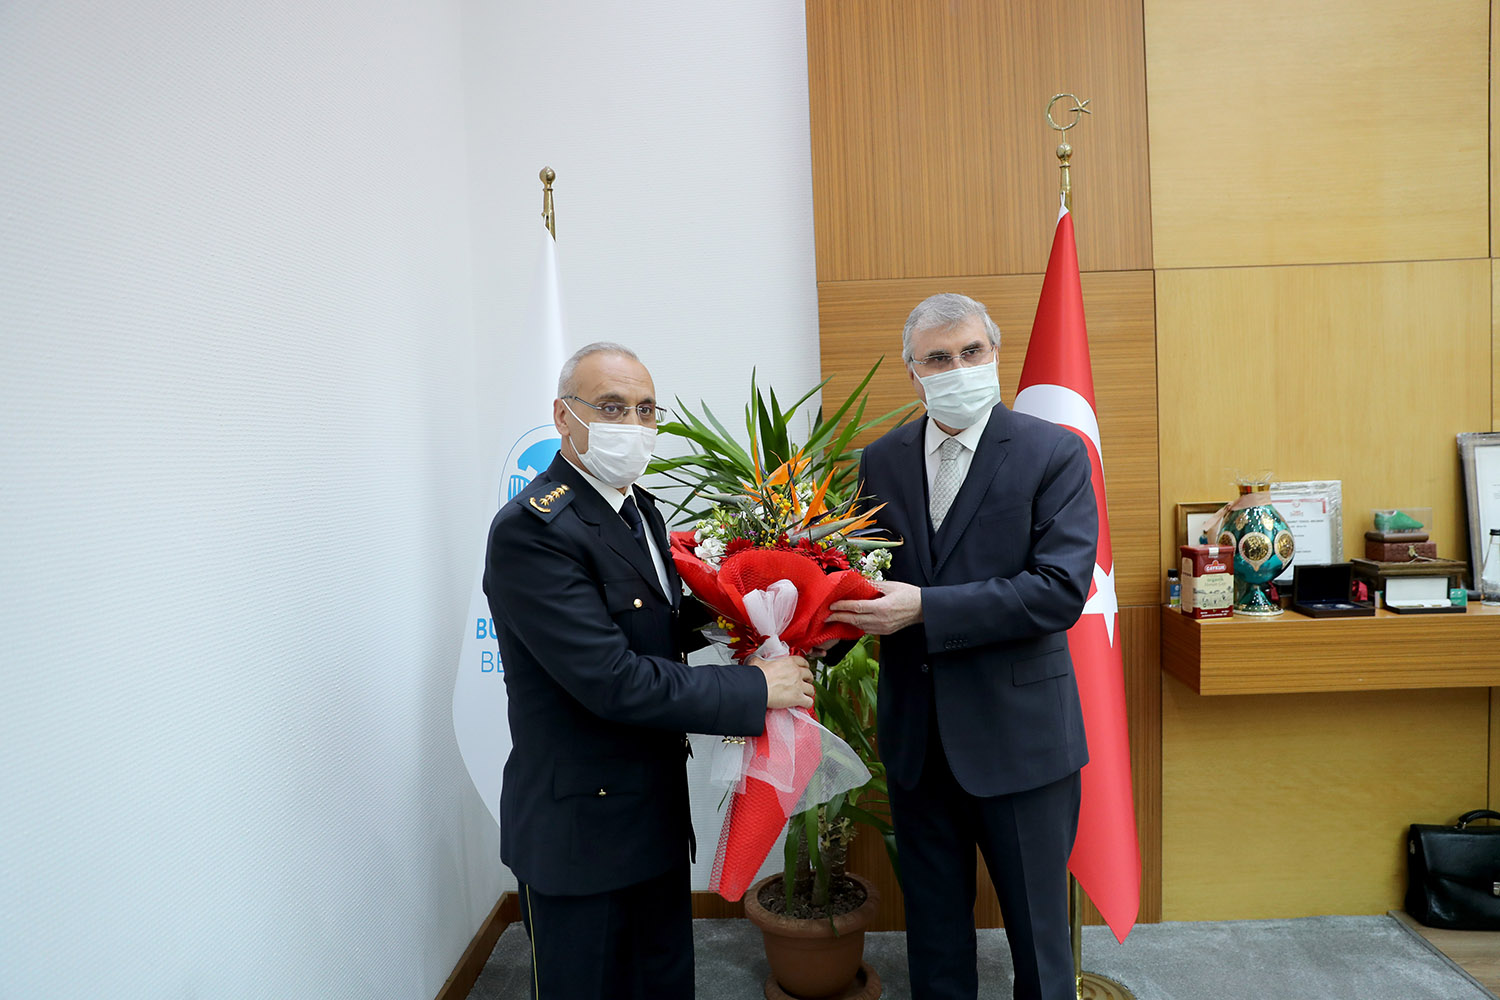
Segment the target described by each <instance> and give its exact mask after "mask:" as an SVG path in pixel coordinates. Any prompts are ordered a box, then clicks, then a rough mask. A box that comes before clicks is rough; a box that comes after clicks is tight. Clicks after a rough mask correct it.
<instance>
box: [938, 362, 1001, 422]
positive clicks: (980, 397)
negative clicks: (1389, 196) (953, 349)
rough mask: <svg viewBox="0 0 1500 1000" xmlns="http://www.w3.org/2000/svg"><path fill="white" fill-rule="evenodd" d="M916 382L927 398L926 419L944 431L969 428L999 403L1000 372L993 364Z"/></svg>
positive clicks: (956, 370)
mask: <svg viewBox="0 0 1500 1000" xmlns="http://www.w3.org/2000/svg"><path fill="white" fill-rule="evenodd" d="M918 378H919V379H920V380H921V383H922V392H923V394H924V395H925V396H926V397H927V413H928V415H929V416H931V417H932V419H934V420H936V421H937V422H938V423H940V424H942V425H944V426H945V427H953V428H955V429H957V430H963V429H964V428H965V427H972V426H973V425H974V424H976V423H978V422H979V418H980V417H982V416H984V415H985V414H986V413H988V412H990V410H991V409H993V408H994V406H995V404H996V403H998V402H1000V370H999V367H998V363H997V362H995V361H991V362H990V363H989V364H987V365H974V366H972V367H967V368H954V369H952V370H951V371H946V372H939V373H938V374H936V375H921V376H918Z"/></svg>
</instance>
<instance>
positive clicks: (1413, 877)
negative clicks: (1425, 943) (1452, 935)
mask: <svg viewBox="0 0 1500 1000" xmlns="http://www.w3.org/2000/svg"><path fill="white" fill-rule="evenodd" d="M1476 819H1493V820H1500V812H1491V811H1490V810H1488V809H1475V810H1474V811H1473V812H1466V813H1464V814H1463V815H1462V816H1460V817H1459V818H1458V822H1457V823H1455V824H1454V825H1453V826H1427V825H1423V824H1419V823H1413V824H1412V826H1411V834H1410V836H1409V838H1408V839H1407V843H1406V912H1407V913H1409V914H1411V916H1412V917H1414V918H1415V919H1417V920H1419V921H1421V922H1422V923H1424V924H1426V925H1427V926H1428V927H1445V928H1448V929H1450V930H1462V931H1493V930H1500V826H1476V827H1470V826H1469V824H1470V823H1472V822H1473V821H1474V820H1476Z"/></svg>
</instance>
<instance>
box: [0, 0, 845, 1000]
mask: <svg viewBox="0 0 1500 1000" xmlns="http://www.w3.org/2000/svg"><path fill="white" fill-rule="evenodd" d="M543 163H550V164H551V165H552V166H553V167H555V168H556V169H557V170H558V171H559V173H560V180H559V183H558V189H557V190H558V213H559V239H560V244H561V246H562V248H563V254H562V257H563V269H564V270H563V277H564V282H565V288H566V290H567V292H568V306H569V317H570V320H571V323H572V331H573V336H574V339H575V342H576V343H581V342H582V341H584V340H589V339H595V338H598V337H610V338H612V339H617V340H623V341H625V342H627V343H630V344H632V345H634V346H635V347H636V348H637V349H638V350H639V351H640V352H641V354H642V356H643V358H644V359H645V360H646V362H647V363H648V364H649V365H650V366H651V368H652V369H653V371H654V372H655V374H656V377H657V384H658V388H659V390H660V391H661V392H662V393H663V394H665V395H666V396H668V397H670V396H675V395H680V396H682V397H683V398H684V399H685V400H688V401H690V402H694V403H696V402H697V401H698V400H699V399H705V400H708V401H710V402H711V404H712V405H714V406H715V407H716V408H717V409H718V410H719V411H721V412H722V413H724V414H725V415H726V416H732V415H735V414H737V413H738V410H739V408H740V407H741V406H742V404H743V401H744V395H745V386H746V383H747V382H748V377H749V369H750V367H751V366H752V365H757V366H759V368H760V371H761V377H762V380H763V381H764V382H766V383H768V384H774V385H776V386H777V387H778V388H779V389H784V390H785V392H786V393H787V394H797V393H800V392H801V391H802V390H805V389H806V388H808V387H810V386H811V385H812V384H813V383H814V382H815V381H816V373H817V368H818V360H817V340H816V337H817V332H816V331H817V327H816V305H815V284H814V275H813V240H812V223H811V186H810V177H809V152H808V136H807V73H806V56H805V41H804V25H803V10H802V5H801V3H800V2H793V0H777V2H775V3H769V2H767V3H759V4H734V5H723V7H722V9H721V8H720V5H706V4H693V3H687V2H674V3H643V4H635V5H630V6H628V7H626V6H623V5H622V6H620V7H619V9H616V7H615V5H611V4H605V3H602V2H598V0H595V2H593V3H588V4H584V3H555V4H551V5H548V6H545V7H540V6H537V5H520V4H509V3H507V4H481V3H479V2H478V0H464V2H461V0H440V2H437V3H431V2H420V0H376V2H370V0H320V2H319V3H316V4H305V3H298V2H293V0H250V2H246V3H228V2H225V0H220V2H217V3H213V2H209V3H202V2H190V0H128V2H120V3H113V4H91V5H83V4H42V3H39V2H25V0H22V2H11V3H4V4H0V469H3V470H4V471H3V473H0V635H3V637H4V642H3V650H0V734H3V737H0V740H3V743H0V747H3V755H0V756H3V766H0V899H3V900H4V905H3V906H0V998H6V1000H8V998H11V997H15V998H31V997H39V996H66V997H73V996H90V995H99V996H112V997H152V998H155V997H162V996H202V997H241V996H243V997H252V996H253V997H260V996H317V997H382V998H384V997H401V998H425V997H431V996H433V995H435V993H436V992H437V990H438V989H439V988H440V986H441V984H442V982H443V981H444V979H445V977H446V976H447V974H448V973H449V972H450V971H451V969H452V967H453V965H454V963H455V962H456V960H457V959H458V957H459V955H460V954H461V952H462V950H463V948H464V947H465V946H466V945H467V943H468V941H469V938H470V937H471V935H472V934H473V932H474V930H475V929H476V928H477V926H478V925H479V923H480V921H481V920H482V918H483V916H484V914H485V913H487V912H488V910H489V908H490V906H491V905H492V904H493V903H494V901H495V899H496V898H497V897H498V895H499V893H500V891H501V890H502V888H503V887H504V886H505V885H506V884H507V883H508V881H509V877H508V875H507V873H505V872H504V871H503V869H502V868H501V867H500V866H499V863H498V835H497V833H496V831H495V829H494V826H493V823H492V821H491V820H490V818H489V816H488V813H487V811H486V809H485V807H484V806H483V804H482V803H481V802H480V801H479V799H478V796H477V795H476V794H475V793H474V791H473V789H472V786H471V785H470V782H469V779H468V777H467V775H466V773H465V771H464V768H463V764H462V761H461V760H460V757H459V753H458V749H457V746H456V744H455V741H454V736H453V731H452V718H451V692H452V685H453V677H454V673H453V671H454V666H455V661H456V657H457V654H458V638H459V633H458V632H457V631H456V630H455V623H459V622H462V621H463V620H464V618H465V617H466V614H467V609H468V591H469V589H470V586H471V583H472V574H473V567H474V560H475V558H476V557H477V553H478V552H479V551H480V548H481V547H482V545H483V532H484V526H485V524H486V523H487V522H488V519H489V517H490V514H491V513H492V512H493V510H492V509H493V488H494V484H493V483H492V482H490V481H489V479H490V477H491V475H492V474H493V469H494V466H495V462H496V458H497V456H496V454H495V452H496V449H497V448H498V447H499V446H500V445H501V442H500V441H499V440H498V436H497V434H496V433H495V431H494V429H493V428H494V426H495V424H496V422H497V421H496V415H497V414H499V413H500V412H502V410H503V408H504V407H505V405H506V401H505V400H504V399H502V398H497V397H496V396H495V394H494V392H493V386H494V378H493V373H495V372H496V371H498V370H500V369H501V368H502V367H503V366H505V365H508V364H511V363H513V359H514V358H515V357H517V356H524V355H525V351H526V345H525V344H523V343H518V340H519V339H520V338H519V335H518V333H517V332H516V331H515V329H514V320H515V318H516V317H517V316H519V315H520V312H521V310H522V307H523V304H524V300H525V291H526V289H525V285H526V282H527V280H528V278H529V276H530V274H531V268H532V265H533V259H532V253H533V250H534V242H533V241H532V240H531V239H530V234H531V233H532V232H533V231H534V227H535V225H536V213H537V211H538V209H539V185H538V184H537V182H536V180H535V178H536V171H537V169H538V168H539V167H540V166H541V165H542V164H543ZM699 798H700V800H701V801H700V803H699V809H700V818H699V830H700V833H701V834H702V838H703V841H704V848H705V851H704V854H705V856H707V855H708V854H709V853H711V851H710V848H711V845H712V843H713V840H714V835H715V833H716V831H717V827H718V820H717V814H716V813H715V811H714V806H715V805H716V804H717V793H709V792H705V793H703V794H700V796H699ZM705 812H706V815H705ZM703 880H704V875H703V866H701V865H700V872H699V875H698V882H699V884H702V883H703Z"/></svg>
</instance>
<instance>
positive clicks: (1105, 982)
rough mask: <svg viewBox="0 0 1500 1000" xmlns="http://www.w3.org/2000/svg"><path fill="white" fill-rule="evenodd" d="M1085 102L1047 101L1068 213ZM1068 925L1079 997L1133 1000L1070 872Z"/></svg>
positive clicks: (1071, 98) (1084, 999)
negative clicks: (1109, 964) (1101, 951)
mask: <svg viewBox="0 0 1500 1000" xmlns="http://www.w3.org/2000/svg"><path fill="white" fill-rule="evenodd" d="M1064 99H1067V100H1069V101H1072V102H1073V106H1072V107H1070V108H1067V109H1066V110H1067V111H1070V112H1072V113H1073V119H1072V121H1070V122H1068V123H1067V124H1066V125H1059V124H1057V122H1056V121H1055V120H1054V119H1053V117H1052V106H1053V105H1054V104H1056V103H1057V102H1058V101H1061V100H1064ZM1088 104H1089V102H1088V101H1079V100H1078V98H1076V97H1074V96H1073V95H1072V94H1057V95H1056V96H1054V97H1053V98H1052V100H1050V101H1048V102H1047V124H1048V125H1049V126H1051V127H1052V128H1055V129H1057V131H1058V138H1059V139H1062V140H1063V141H1062V142H1060V143H1058V145H1057V159H1058V161H1059V164H1058V169H1059V170H1060V171H1061V173H1062V178H1061V183H1062V197H1063V205H1065V206H1066V207H1067V209H1068V211H1069V212H1071V211H1073V186H1072V183H1071V181H1070V180H1069V178H1068V161H1069V159H1070V158H1071V157H1072V156H1073V147H1072V146H1071V145H1069V144H1068V141H1067V131H1068V129H1070V128H1072V127H1073V126H1074V125H1077V124H1078V122H1079V120H1080V116H1081V115H1091V114H1093V112H1092V111H1090V110H1089V107H1088ZM1068 924H1069V929H1070V930H1071V932H1072V935H1073V976H1074V978H1075V980H1076V982H1077V984H1078V1000H1135V994H1134V993H1132V992H1130V990H1129V989H1127V988H1126V987H1125V986H1124V984H1122V983H1119V982H1116V981H1115V980H1113V979H1110V978H1109V977H1108V976H1101V975H1099V974H1098V973H1097V972H1084V971H1083V886H1081V885H1079V884H1078V879H1076V878H1074V877H1073V875H1072V874H1071V873H1070V874H1069V875H1068Z"/></svg>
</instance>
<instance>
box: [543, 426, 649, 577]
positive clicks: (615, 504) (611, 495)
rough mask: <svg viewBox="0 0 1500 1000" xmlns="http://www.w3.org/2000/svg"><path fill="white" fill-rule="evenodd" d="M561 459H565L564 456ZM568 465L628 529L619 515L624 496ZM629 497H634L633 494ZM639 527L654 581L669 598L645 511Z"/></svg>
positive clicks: (577, 465) (576, 467) (576, 465)
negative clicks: (644, 534) (653, 574)
mask: <svg viewBox="0 0 1500 1000" xmlns="http://www.w3.org/2000/svg"><path fill="white" fill-rule="evenodd" d="M563 457H564V458H567V456H566V455H564V456H563ZM568 464H569V465H571V466H573V468H575V469H577V470H578V474H579V475H580V476H582V477H583V481H584V482H586V483H588V484H589V485H590V486H592V487H593V488H594V489H595V490H597V491H598V493H599V495H600V496H601V497H603V498H604V502H605V503H607V504H609V506H610V509H611V510H613V511H614V512H615V515H616V516H618V517H619V518H620V523H621V524H624V525H625V526H626V528H629V527H630V525H629V524H628V523H626V521H625V518H624V516H623V515H621V514H620V508H621V507H623V506H625V494H624V493H621V492H620V491H619V490H617V489H615V488H614V487H613V486H611V485H609V484H608V483H606V482H605V481H604V480H602V479H595V478H594V477H593V476H591V475H589V473H588V470H586V469H584V468H582V467H581V466H580V465H579V464H578V463H577V462H574V461H572V460H571V459H569V460H568ZM631 489H632V490H634V489H635V487H633V486H632V487H631ZM631 495H632V496H634V493H632V494H631ZM636 507H637V509H639V507H640V500H639V499H637V500H636ZM641 527H642V528H644V529H645V531H646V548H647V549H649V550H650V551H651V565H653V566H655V567H656V580H657V582H658V583H660V584H661V592H662V593H663V594H667V596H668V597H670V596H671V595H670V594H668V593H667V564H666V563H664V562H662V557H661V553H660V552H658V551H657V550H656V535H655V533H654V532H652V530H651V520H650V518H648V517H646V512H645V511H641Z"/></svg>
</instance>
